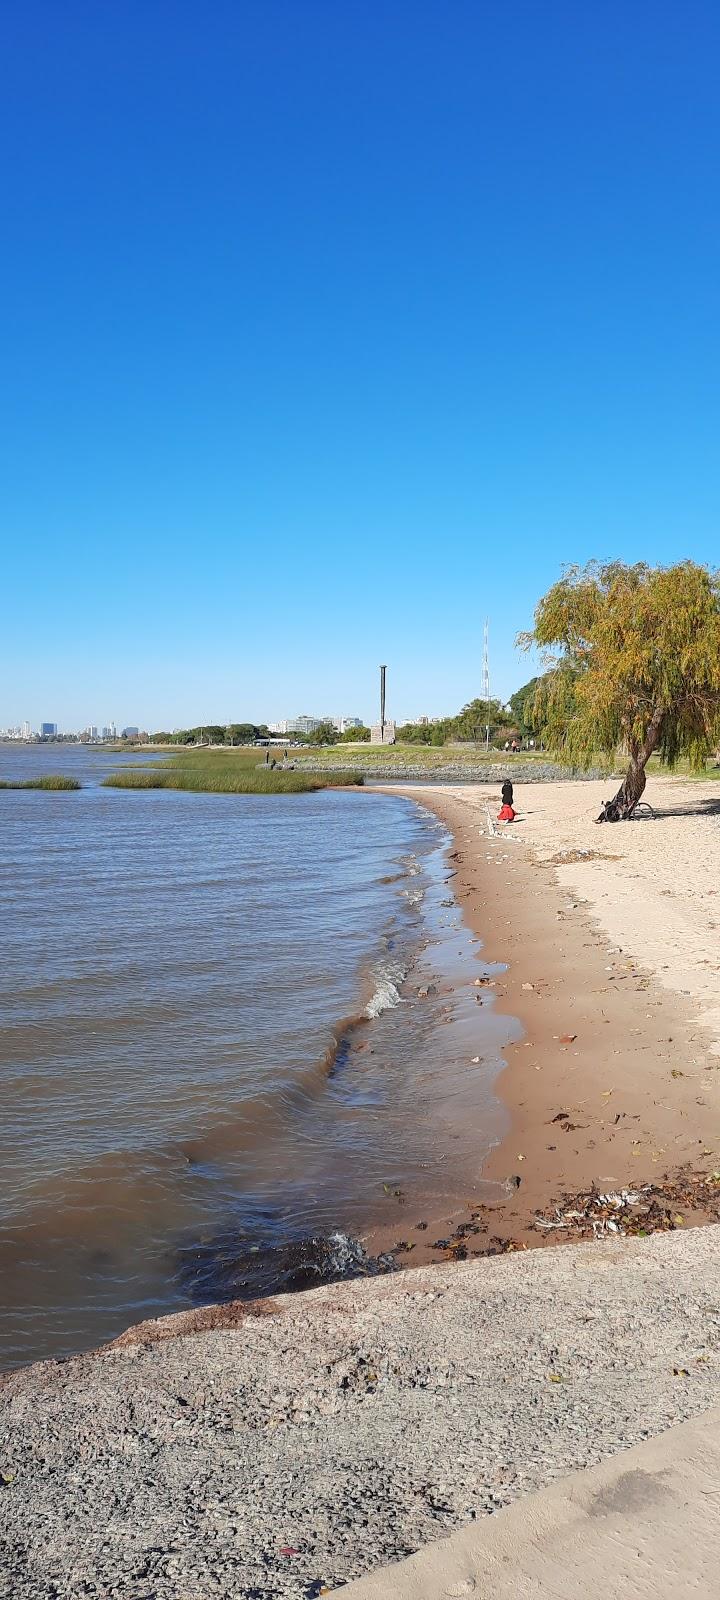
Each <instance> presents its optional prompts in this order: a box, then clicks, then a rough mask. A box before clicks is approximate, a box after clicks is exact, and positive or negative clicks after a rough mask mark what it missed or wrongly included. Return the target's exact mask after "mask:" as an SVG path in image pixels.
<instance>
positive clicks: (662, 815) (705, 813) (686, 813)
mask: <svg viewBox="0 0 720 1600" xmlns="http://www.w3.org/2000/svg"><path fill="white" fill-rule="evenodd" d="M648 799H649V803H650V805H651V806H652V808H653V811H654V812H655V818H656V820H657V821H663V822H667V821H669V820H670V819H671V818H676V817H677V818H678V819H679V818H680V817H720V797H718V796H713V797H712V798H710V797H703V796H701V795H698V798H697V800H684V801H683V803H682V805H677V806H667V805H666V806H662V807H661V806H658V805H653V801H652V797H651V796H648ZM631 820H632V821H633V822H644V821H646V820H647V821H648V822H651V820H652V819H651V818H650V817H648V818H647V819H646V818H644V817H633V818H632V819H631Z"/></svg>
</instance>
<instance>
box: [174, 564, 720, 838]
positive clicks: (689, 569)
mask: <svg viewBox="0 0 720 1600" xmlns="http://www.w3.org/2000/svg"><path fill="white" fill-rule="evenodd" d="M517 642H518V644H519V645H520V647H521V648H523V649H526V650H527V649H531V648H532V649H535V650H539V651H540V652H541V663H542V671H541V672H540V673H538V674H537V675H536V676H535V677H533V678H531V679H530V680H529V681H528V682H527V683H525V684H523V685H522V687H521V688H519V689H517V690H516V691H515V693H514V694H513V695H511V697H510V700H509V701H508V703H507V705H503V704H502V703H501V702H500V701H499V700H482V699H479V698H476V699H474V700H471V701H469V702H468V704H467V705H465V706H463V708H462V710H461V711H460V712H458V714H457V716H455V717H446V718H443V719H442V720H441V721H438V722H433V723H405V724H404V725H403V726H402V727H400V728H399V729H398V741H399V742H400V743H407V744H424V745H435V746H442V745H447V744H452V743H458V742H459V743H469V744H475V745H482V744H484V743H486V741H488V735H489V742H490V743H492V744H494V745H497V744H498V743H502V742H503V740H504V739H512V738H516V739H519V740H521V741H522V740H528V739H533V740H536V741H539V740H541V741H542V743H543V746H544V747H545V748H546V749H547V751H548V752H549V753H550V754H551V755H553V756H555V757H557V758H558V759H559V760H560V761H563V762H565V763H566V764H568V765H571V766H574V767H578V768H580V769H585V770H586V769H587V768H588V767H589V766H590V765H591V764H592V762H593V761H594V760H596V759H597V757H598V756H600V755H602V756H605V757H606V758H607V759H608V761H612V760H614V759H616V758H617V756H618V753H619V752H622V753H623V755H624V756H625V758H626V759H627V762H628V766H627V771H626V774H625V777H624V779H623V782H622V784H621V786H620V788H619V790H618V792H617V794H616V796H615V797H614V801H613V802H612V807H613V814H612V819H613V820H614V818H615V816H617V817H624V816H629V815H630V814H631V812H632V810H633V807H634V806H635V805H636V803H637V801H638V800H639V798H640V796H641V795H642V793H643V790H644V788H645V782H646V767H647V763H648V761H649V760H650V758H651V756H653V755H655V754H657V755H658V756H659V758H660V761H661V763H662V764H663V765H664V766H666V767H667V768H669V769H670V770H672V768H673V767H675V766H676V765H677V762H678V761H679V760H680V759H681V758H682V759H684V760H687V762H688V764H689V767H690V769H691V771H696V772H699V771H702V769H703V767H704V765H705V763H706V761H707V759H708V757H709V756H710V755H711V753H712V752H713V751H717V750H718V748H719V747H720V573H718V572H715V571H711V570H710V568H708V567H705V566H701V565H699V564H698V563H696V562H693V561H690V560H688V561H681V562H677V563H675V565H673V566H670V567H650V566H649V565H648V564H647V563H646V562H636V563H634V564H632V565H629V564H626V563H624V562H621V561H611V562H605V563H599V562H590V563H588V565H586V566H584V567H578V566H573V567H568V568H566V569H565V570H564V571H563V575H562V577H561V578H560V579H559V580H558V581H557V583H554V584H553V585H552V586H551V588H550V589H549V590H548V592H547V594H545V595H543V597H542V599H541V600H540V601H539V602H538V605H537V607H536V610H535V619H534V627H533V628H532V629H531V630H529V631H528V632H526V633H522V634H519V635H518V640H517ZM268 737H269V731H268V729H267V727H266V726H265V725H264V724H261V725H256V724H254V723H233V724H231V725H230V726H229V727H227V726H222V725H220V724H218V725H206V726H205V727H204V728H202V729H198V728H191V729H187V730H184V731H183V732H182V733H178V734H154V735H153V736H152V738H153V742H155V743H160V742H171V743H176V744H196V743H199V742H200V740H201V739H202V740H203V742H204V741H205V740H207V742H209V743H217V744H240V743H243V742H245V743H249V742H252V741H253V740H254V739H258V738H268ZM369 738H370V730H369V728H353V729H349V730H348V732H347V733H345V734H338V733H337V731H336V730H335V729H334V728H333V727H332V726H331V724H329V723H327V724H323V725H322V726H321V727H319V728H316V729H315V730H314V732H313V733H311V734H308V735H307V737H306V741H305V742H307V743H309V744H316V745H321V744H337V743H342V742H347V743H350V742H353V743H354V742H357V741H361V742H362V741H365V740H368V739H369Z"/></svg>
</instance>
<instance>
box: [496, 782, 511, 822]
mask: <svg viewBox="0 0 720 1600" xmlns="http://www.w3.org/2000/svg"><path fill="white" fill-rule="evenodd" d="M514 821H515V812H514V811H513V786H512V784H511V782H510V779H509V778H506V779H505V782H504V784H503V786H502V805H501V807H500V810H499V811H498V822H514Z"/></svg>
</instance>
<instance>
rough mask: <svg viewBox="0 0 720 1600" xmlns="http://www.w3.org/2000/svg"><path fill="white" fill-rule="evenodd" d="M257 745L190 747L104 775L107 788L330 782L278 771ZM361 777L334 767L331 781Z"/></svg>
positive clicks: (198, 790)
mask: <svg viewBox="0 0 720 1600" xmlns="http://www.w3.org/2000/svg"><path fill="white" fill-rule="evenodd" d="M258 755H259V752H258V751H257V750H227V751H224V750H219V751H214V750H213V751H203V750H193V751H188V752H187V753H186V752H185V751H183V753H182V755H178V756H173V757H171V759H170V760H169V761H160V762H157V763H155V764H153V766H151V767H150V766H143V767H130V768H128V767H126V768H125V769H124V771H122V772H113V773H111V774H110V776H109V777H107V778H105V779H104V780H103V782H104V786H105V788H107V789H179V790H184V791H186V792H189V793H191V794H312V793H315V792H316V791H317V790H318V789H327V788H328V779H327V777H326V776H325V775H324V774H323V773H320V772H317V773H312V772H281V771H278V769H277V768H274V769H271V768H270V767H269V766H268V767H266V766H265V765H264V763H263V765H259V764H258ZM362 782H363V778H362V774H361V773H359V772H338V773H337V775H336V776H335V775H333V779H332V784H333V787H334V786H335V785H336V784H337V785H339V786H342V787H343V788H347V787H352V786H354V785H356V784H361V783H362Z"/></svg>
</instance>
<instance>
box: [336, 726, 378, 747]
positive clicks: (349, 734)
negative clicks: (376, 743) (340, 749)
mask: <svg viewBox="0 0 720 1600" xmlns="http://www.w3.org/2000/svg"><path fill="white" fill-rule="evenodd" d="M338 743H339V744H369V743H370V729H369V728H346V729H345V732H344V733H341V734H340V738H339V741H338Z"/></svg>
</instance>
